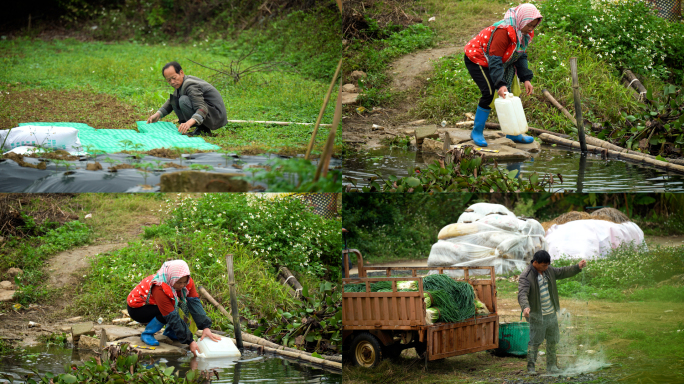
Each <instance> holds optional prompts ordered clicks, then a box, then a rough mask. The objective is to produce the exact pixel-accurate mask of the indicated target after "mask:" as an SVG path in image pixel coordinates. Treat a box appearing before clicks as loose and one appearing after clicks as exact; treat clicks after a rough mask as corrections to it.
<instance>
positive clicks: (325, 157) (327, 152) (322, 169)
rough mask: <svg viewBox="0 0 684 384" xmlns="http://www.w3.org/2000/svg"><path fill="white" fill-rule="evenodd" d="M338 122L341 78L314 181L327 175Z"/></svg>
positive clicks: (340, 109)
mask: <svg viewBox="0 0 684 384" xmlns="http://www.w3.org/2000/svg"><path fill="white" fill-rule="evenodd" d="M340 120H342V77H340V86H339V87H338V93H337V105H336V106H335V115H334V116H333V125H332V128H330V133H329V134H328V141H327V142H326V143H325V147H324V148H323V153H321V158H320V159H318V167H317V168H316V175H315V176H314V181H318V180H319V179H320V177H321V175H323V177H325V176H326V175H327V174H328V168H329V167H330V158H331V157H332V153H333V147H334V145H335V134H336V133H337V126H338V125H339V124H340Z"/></svg>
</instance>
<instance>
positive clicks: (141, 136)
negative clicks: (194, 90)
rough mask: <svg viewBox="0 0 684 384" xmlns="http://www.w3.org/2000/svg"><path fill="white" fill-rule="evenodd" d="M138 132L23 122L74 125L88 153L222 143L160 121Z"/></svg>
mask: <svg viewBox="0 0 684 384" xmlns="http://www.w3.org/2000/svg"><path fill="white" fill-rule="evenodd" d="M136 124H137V126H138V131H139V132H136V131H135V130H133V129H95V128H93V127H91V126H89V125H87V124H83V123H21V124H19V127H23V126H50V127H61V128H73V129H76V130H77V132H78V139H79V140H80V144H81V145H82V146H83V149H84V150H85V151H86V152H89V153H93V151H104V152H105V153H116V152H121V151H123V150H136V151H149V150H152V149H156V148H174V147H178V148H195V149H200V150H208V151H211V150H219V149H221V148H220V147H219V146H217V145H214V144H210V143H207V142H206V141H204V139H203V138H201V137H189V136H186V135H182V134H180V133H179V132H178V128H177V127H176V126H175V124H173V123H170V122H167V121H160V122H157V123H152V124H147V122H145V121H138V122H136Z"/></svg>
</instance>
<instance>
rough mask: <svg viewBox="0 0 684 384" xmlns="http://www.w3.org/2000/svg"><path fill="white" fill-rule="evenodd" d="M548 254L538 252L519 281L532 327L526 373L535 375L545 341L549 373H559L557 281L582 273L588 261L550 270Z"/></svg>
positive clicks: (520, 295)
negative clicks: (557, 360) (557, 356)
mask: <svg viewBox="0 0 684 384" xmlns="http://www.w3.org/2000/svg"><path fill="white" fill-rule="evenodd" d="M550 264H551V256H550V255H549V253H548V252H546V251H544V250H542V251H537V253H535V254H534V257H533V258H532V263H530V265H529V266H528V267H527V269H526V270H525V271H524V272H523V273H521V274H520V278H519V280H518V303H520V308H521V309H522V311H523V315H524V316H525V318H526V319H527V321H528V322H529V323H530V341H529V343H528V344H527V373H529V374H531V375H536V374H537V373H536V371H535V369H534V364H535V363H536V361H537V352H538V350H539V346H540V345H541V343H543V342H544V339H546V373H550V374H556V373H560V370H559V369H558V365H557V362H556V345H557V344H558V342H559V341H560V332H559V331H558V318H557V317H556V313H557V312H558V310H559V309H560V304H559V303H558V289H557V287H556V280H559V279H567V278H569V277H573V276H575V275H576V274H578V273H580V272H581V271H582V269H583V268H584V267H585V266H586V265H587V261H586V260H582V261H580V262H579V264H576V265H571V266H568V267H563V268H555V267H551V266H550Z"/></svg>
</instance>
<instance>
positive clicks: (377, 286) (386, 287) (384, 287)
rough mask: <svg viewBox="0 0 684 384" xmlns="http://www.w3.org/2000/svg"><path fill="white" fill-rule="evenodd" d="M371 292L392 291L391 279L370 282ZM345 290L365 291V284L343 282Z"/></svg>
mask: <svg viewBox="0 0 684 384" xmlns="http://www.w3.org/2000/svg"><path fill="white" fill-rule="evenodd" d="M370 286H371V292H392V282H391V281H378V282H377V283H371V285H370ZM344 291H345V292H366V284H365V283H361V284H345V285H344Z"/></svg>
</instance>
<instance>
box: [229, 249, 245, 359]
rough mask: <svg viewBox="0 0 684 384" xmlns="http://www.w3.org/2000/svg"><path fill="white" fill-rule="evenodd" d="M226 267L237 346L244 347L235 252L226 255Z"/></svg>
mask: <svg viewBox="0 0 684 384" xmlns="http://www.w3.org/2000/svg"><path fill="white" fill-rule="evenodd" d="M226 268H227V269H228V285H229V286H230V306H231V308H232V309H233V316H232V318H233V319H234V321H233V329H234V330H235V339H236V340H237V343H236V344H237V347H238V348H239V349H243V348H244V346H243V344H242V331H241V330H240V316H239V315H238V307H237V292H236V290H235V275H234V274H233V254H232V253H229V254H227V255H226Z"/></svg>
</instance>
